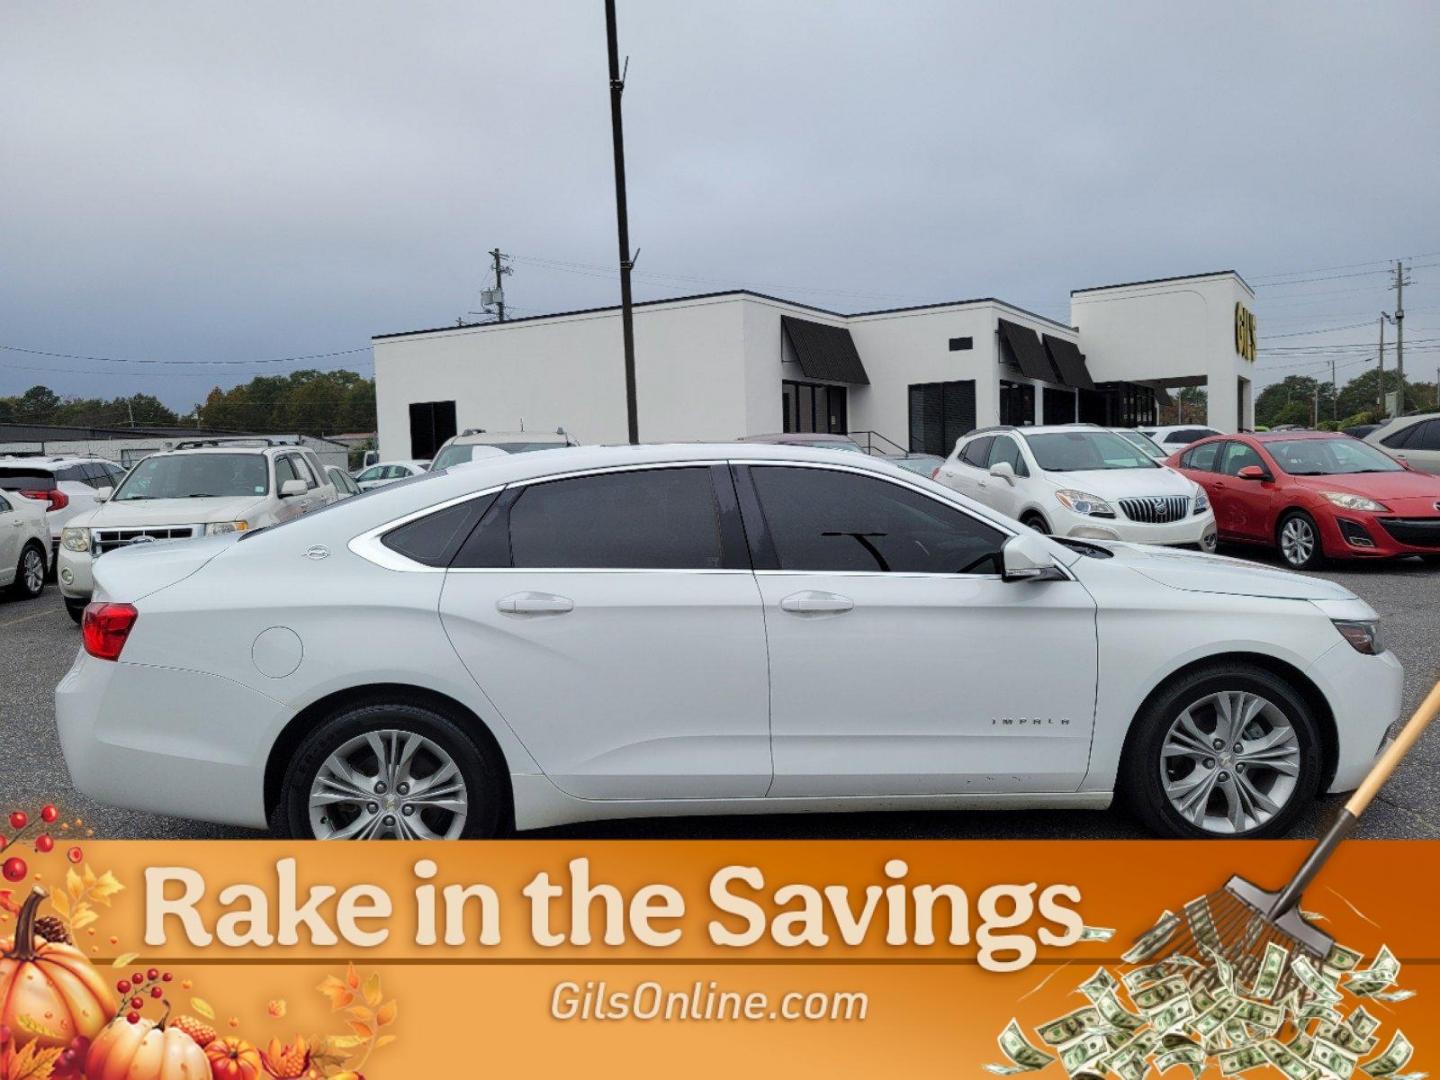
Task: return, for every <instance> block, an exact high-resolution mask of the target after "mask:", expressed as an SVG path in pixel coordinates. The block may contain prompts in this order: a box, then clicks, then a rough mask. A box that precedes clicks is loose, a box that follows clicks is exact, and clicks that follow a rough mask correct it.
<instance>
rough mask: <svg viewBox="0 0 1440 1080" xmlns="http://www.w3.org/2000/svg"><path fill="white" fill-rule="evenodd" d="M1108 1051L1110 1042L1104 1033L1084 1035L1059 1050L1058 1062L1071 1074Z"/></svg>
mask: <svg viewBox="0 0 1440 1080" xmlns="http://www.w3.org/2000/svg"><path fill="white" fill-rule="evenodd" d="M1108 1053H1110V1044H1109V1043H1108V1042H1106V1041H1105V1036H1104V1035H1093V1034H1092V1035H1085V1036H1083V1037H1081V1038H1080V1039H1079V1040H1077V1041H1076V1042H1074V1043H1071V1044H1070V1045H1069V1046H1067V1047H1066V1048H1065V1049H1064V1050H1062V1051H1060V1064H1061V1065H1063V1066H1064V1067H1065V1071H1066V1072H1067V1073H1069V1074H1070V1075H1071V1076H1074V1075H1075V1074H1076V1073H1077V1072H1080V1071H1081V1070H1082V1069H1084V1068H1085V1067H1086V1066H1087V1065H1090V1064H1091V1063H1092V1062H1094V1061H1095V1060H1097V1059H1098V1058H1101V1057H1103V1056H1105V1055H1106V1054H1108Z"/></svg>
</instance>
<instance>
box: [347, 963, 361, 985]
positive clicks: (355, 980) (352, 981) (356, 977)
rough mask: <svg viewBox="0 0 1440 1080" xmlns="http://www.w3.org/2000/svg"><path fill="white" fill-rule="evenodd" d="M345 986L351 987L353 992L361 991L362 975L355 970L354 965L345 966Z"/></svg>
mask: <svg viewBox="0 0 1440 1080" xmlns="http://www.w3.org/2000/svg"><path fill="white" fill-rule="evenodd" d="M345 985H346V986H348V987H350V989H351V990H359V989H360V973H359V972H358V971H356V970H355V965H354V964H347V965H346V966H345Z"/></svg>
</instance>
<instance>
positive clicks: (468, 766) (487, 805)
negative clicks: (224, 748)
mask: <svg viewBox="0 0 1440 1080" xmlns="http://www.w3.org/2000/svg"><path fill="white" fill-rule="evenodd" d="M371 736H373V737H375V741H378V743H379V744H380V746H381V747H382V748H383V749H384V750H385V752H386V753H388V754H389V755H390V759H391V760H392V761H398V760H399V759H400V758H401V757H403V756H404V755H405V752H406V750H407V749H409V748H412V747H411V743H412V740H411V737H412V736H419V739H420V740H421V743H420V745H419V748H418V749H415V750H414V752H413V757H411V758H410V762H411V764H410V768H414V769H415V770H416V771H415V772H414V773H410V772H409V771H408V769H407V772H406V773H404V774H398V773H395V774H392V779H393V777H394V776H396V775H405V776H406V777H407V778H408V782H413V783H416V784H424V783H425V782H426V781H428V780H430V779H431V777H435V776H441V775H442V768H443V767H444V765H445V762H446V761H448V763H450V764H453V765H454V767H455V769H456V770H457V771H458V781H459V788H460V793H461V794H462V795H463V797H464V816H463V821H462V822H461V823H460V824H459V825H458V827H457V824H456V817H457V815H456V813H455V811H454V810H453V809H445V808H442V807H438V806H428V807H427V806H424V805H422V804H423V803H424V802H425V801H426V800H425V798H424V791H423V788H422V789H417V790H416V791H415V792H413V793H410V794H413V799H412V800H405V799H404V794H407V793H405V792H403V791H402V789H403V787H404V786H405V784H406V783H407V781H397V782H396V783H395V790H393V791H391V790H389V789H388V787H386V786H385V784H384V775H383V773H384V771H385V770H383V769H382V768H381V767H380V765H379V755H378V753H376V752H375V750H374V745H375V743H374V742H373V741H372V739H371V738H370V737H371ZM347 747H348V748H349V749H347ZM337 754H339V755H341V756H340V758H339V759H338V760H340V761H342V762H343V763H344V764H345V765H347V766H348V767H349V768H351V769H353V770H354V772H353V773H352V775H354V774H358V775H359V776H361V777H363V778H364V781H365V786H366V787H370V782H371V781H372V780H373V781H375V782H376V783H377V784H379V785H380V786H378V787H370V790H369V793H368V794H369V795H370V796H373V797H372V798H368V799H367V800H366V802H364V803H361V802H360V801H359V800H358V799H357V800H353V801H351V800H345V801H341V800H339V799H338V798H337V800H336V801H335V803H333V804H332V805H331V806H329V807H328V809H327V808H324V807H317V808H316V809H315V810H313V811H312V808H311V806H310V796H311V790H312V788H313V787H314V786H315V784H316V781H317V779H318V778H319V776H320V774H321V771H322V768H323V767H325V766H326V764H327V761H328V760H329V759H331V758H332V755H337ZM442 758H443V759H444V760H443V761H442ZM329 775H330V776H331V777H332V781H331V784H330V785H329V786H330V789H331V790H332V791H337V792H338V790H339V785H338V784H337V783H336V782H335V780H336V779H338V776H337V774H336V773H334V772H333V771H332V772H330V774H329ZM441 782H443V786H444V789H445V790H444V792H443V794H445V795H447V796H450V795H453V793H454V792H453V789H454V788H455V786H456V783H455V781H454V780H453V779H452V780H449V781H444V780H443V776H442V780H441V781H437V783H441ZM508 792H509V786H508V784H507V782H506V776H505V772H504V768H503V764H502V762H501V761H500V759H499V754H498V753H497V752H496V751H495V750H494V749H493V748H492V747H490V746H489V745H488V744H487V743H484V742H482V741H480V740H477V739H474V738H472V737H471V736H470V735H469V734H467V732H466V731H465V729H464V727H463V726H461V724H460V723H458V722H457V721H456V719H455V718H453V717H451V716H449V715H446V714H444V713H442V712H439V711H437V710H435V709H432V708H429V707H428V706H423V705H417V704H414V703H411V702H406V701H403V700H402V701H373V702H365V703H361V704H357V705H350V706H347V707H345V708H343V709H342V710H340V711H339V712H336V713H333V714H332V715H330V716H329V717H327V718H326V719H325V720H323V721H322V722H321V723H320V724H319V725H317V726H316V728H315V729H314V730H313V731H312V732H311V733H310V734H309V735H307V736H306V737H305V739H304V740H303V741H302V742H301V743H300V745H299V747H298V748H297V749H296V750H295V753H294V755H293V756H292V758H291V760H290V764H289V765H288V766H287V767H286V769H285V775H284V779H283V780H282V782H281V787H280V797H279V799H278V800H277V802H276V805H275V808H274V810H273V811H272V813H271V817H270V826H271V828H272V829H273V830H274V831H275V832H276V833H277V834H278V835H280V836H284V837H292V838H296V839H304V840H310V839H337V840H338V839H466V840H473V839H483V838H486V837H492V836H496V835H499V834H500V832H501V831H502V830H503V829H504V827H505V823H506V822H507V821H508V820H509V795H508ZM443 801H444V802H445V803H446V804H447V806H448V805H453V802H452V800H451V799H446V800H443ZM405 806H412V807H413V810H414V812H413V813H409V814H407V813H404V807H405Z"/></svg>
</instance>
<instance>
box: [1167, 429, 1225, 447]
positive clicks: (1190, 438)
mask: <svg viewBox="0 0 1440 1080" xmlns="http://www.w3.org/2000/svg"><path fill="white" fill-rule="evenodd" d="M1219 434H1220V433H1219V432H1218V431H1213V430H1211V429H1210V428H1203V427H1197V428H1181V429H1180V430H1179V431H1172V432H1170V434H1169V435H1166V436H1165V441H1166V442H1167V443H1178V444H1180V445H1182V446H1183V445H1185V444H1187V443H1192V442H1194V441H1195V440H1197V439H1205V438H1208V437H1209V436H1211V435H1219Z"/></svg>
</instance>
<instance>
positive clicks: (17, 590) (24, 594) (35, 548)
mask: <svg viewBox="0 0 1440 1080" xmlns="http://www.w3.org/2000/svg"><path fill="white" fill-rule="evenodd" d="M31 552H34V553H35V554H36V555H38V556H39V557H40V587H39V588H38V589H36V590H35V591H34V592H31V591H30V587H29V586H28V585H26V584H25V557H26V556H27V555H29V554H30V553H31ZM48 569H49V566H48V560H47V559H46V558H45V549H44V548H42V547H41V546H40V545H39V544H36V543H34V542H31V543H29V544H26V545H25V546H24V547H23V548H21V549H20V558H19V560H18V561H17V562H16V563H15V582H14V584H13V585H11V590H12V591H13V592H14V594H15V595H16V596H17V597H19V598H20V599H22V600H34V599H35V598H36V597H37V596H39V595H40V594H41V593H43V592H44V591H45V575H46V572H47V571H48Z"/></svg>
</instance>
